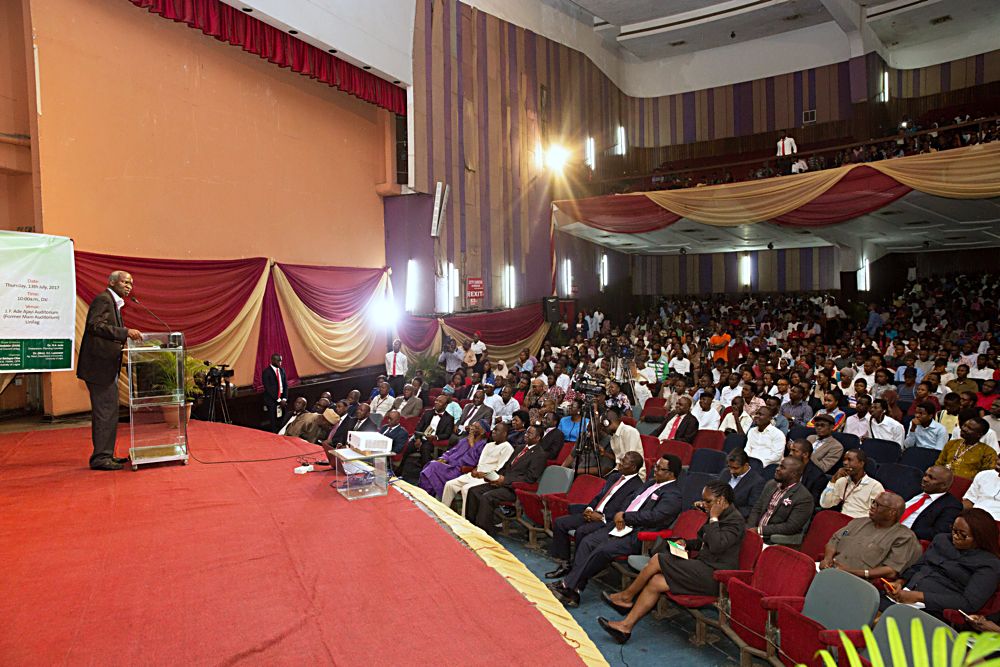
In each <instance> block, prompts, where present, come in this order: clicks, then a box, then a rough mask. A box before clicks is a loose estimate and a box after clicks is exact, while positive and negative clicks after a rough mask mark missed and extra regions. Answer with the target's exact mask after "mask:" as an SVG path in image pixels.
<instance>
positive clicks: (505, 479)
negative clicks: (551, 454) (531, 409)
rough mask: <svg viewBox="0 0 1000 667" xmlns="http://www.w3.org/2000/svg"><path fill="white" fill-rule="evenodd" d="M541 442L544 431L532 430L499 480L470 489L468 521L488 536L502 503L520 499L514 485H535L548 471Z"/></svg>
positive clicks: (502, 471)
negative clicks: (540, 445) (517, 483)
mask: <svg viewBox="0 0 1000 667" xmlns="http://www.w3.org/2000/svg"><path fill="white" fill-rule="evenodd" d="M541 440H542V429H541V428H540V427H538V426H529V427H528V429H527V430H526V431H525V432H524V447H522V448H521V450H520V451H518V452H517V453H515V454H514V456H513V457H511V459H510V460H509V461H507V463H506V464H504V466H503V467H502V468H501V469H500V472H499V477H497V478H496V479H495V480H493V481H491V482H490V481H488V482H487V483H486V484H480V485H478V486H474V487H472V488H471V489H469V495H468V498H467V499H466V502H465V518H466V519H468V520H469V521H472V522H473V523H474V524H476V525H477V526H479V527H480V528H482V529H483V530H485V531H486V532H491V531H492V530H493V529H494V528H495V527H496V523H497V517H496V516H495V512H496V509H497V508H498V507H499V506H500V503H505V502H513V501H514V500H515V499H516V498H517V496H516V495H515V493H514V489H513V484H514V482H524V483H526V484H534V483H535V482H537V481H538V478H539V477H541V476H542V473H543V472H544V471H545V463H546V460H547V459H546V455H545V450H544V449H542V448H541V447H539V445H538V443H539V442H541Z"/></svg>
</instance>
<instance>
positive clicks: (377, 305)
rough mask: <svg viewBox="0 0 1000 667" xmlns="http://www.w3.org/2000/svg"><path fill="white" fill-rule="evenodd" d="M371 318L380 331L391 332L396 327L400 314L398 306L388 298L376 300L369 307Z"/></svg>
mask: <svg viewBox="0 0 1000 667" xmlns="http://www.w3.org/2000/svg"><path fill="white" fill-rule="evenodd" d="M368 314H369V317H370V318H371V321H372V324H374V325H375V326H376V327H378V328H380V329H386V330H391V329H394V328H395V327H396V322H397V320H398V319H399V313H398V312H397V310H396V304H395V303H394V302H393V300H392V299H390V298H388V297H384V296H383V297H379V298H377V299H374V300H373V301H372V302H371V305H370V306H369V313H368Z"/></svg>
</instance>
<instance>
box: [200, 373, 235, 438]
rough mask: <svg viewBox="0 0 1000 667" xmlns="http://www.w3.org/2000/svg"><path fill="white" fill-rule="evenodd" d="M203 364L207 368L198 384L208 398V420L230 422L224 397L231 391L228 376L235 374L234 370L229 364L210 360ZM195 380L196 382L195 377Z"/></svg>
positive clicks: (231, 387) (231, 386)
mask: <svg viewBox="0 0 1000 667" xmlns="http://www.w3.org/2000/svg"><path fill="white" fill-rule="evenodd" d="M205 365H206V366H208V370H207V371H206V372H205V374H204V377H202V378H201V383H200V386H201V389H202V391H203V392H204V393H205V396H206V397H207V398H208V421H210V422H214V421H220V422H223V423H226V424H232V423H233V422H232V420H231V419H230V417H229V405H228V404H227V403H226V397H227V396H228V395H229V394H232V393H233V385H232V383H231V382H230V378H232V377H233V375H235V371H233V369H232V368H230V367H229V364H213V363H212V362H211V361H206V362H205ZM195 382H196V383H197V382H198V378H197V377H196V378H195ZM216 410H218V412H216Z"/></svg>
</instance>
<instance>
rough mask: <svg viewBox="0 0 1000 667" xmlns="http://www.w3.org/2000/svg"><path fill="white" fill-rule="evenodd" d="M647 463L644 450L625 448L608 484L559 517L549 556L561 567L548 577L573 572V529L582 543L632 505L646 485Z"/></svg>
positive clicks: (577, 539) (556, 576) (553, 527)
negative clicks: (643, 469)
mask: <svg viewBox="0 0 1000 667" xmlns="http://www.w3.org/2000/svg"><path fill="white" fill-rule="evenodd" d="M643 465H644V462H643V457H642V454H639V453H637V452H625V454H624V455H623V456H622V458H621V460H620V461H619V462H618V468H617V469H616V470H615V471H613V472H612V473H611V474H610V475H608V478H607V481H606V482H605V484H604V488H602V489H601V490H600V491H599V492H598V493H597V494H596V495H595V496H594V498H593V500H591V501H590V503H589V504H588V505H587V506H586V507H585V508H582V509H581V508H580V507H579V506H572V505H571V506H570V513H569V514H567V515H566V516H561V517H559V518H558V519H556V520H555V523H554V524H553V526H552V541H551V543H550V544H549V556H551V557H552V559H553V560H555V561H556V562H557V563H559V567H557V568H556V569H555V570H553V571H551V572H548V573H546V575H545V576H546V578H548V579H559V578H562V577H565V576H566V575H567V574H569V572H570V570H571V568H572V561H571V560H570V531H573V540H575V541H576V543H577V544H579V543H580V542H581V541H582V540H583V539H584V538H586V537H587V536H588V535H590V534H591V533H592V532H594V531H596V530H601V529H603V528H605V527H606V526H607V525H608V520H609V519H613V517H614V516H615V515H617V514H618V512H621V511H624V510H625V508H626V507H628V504H629V502H631V501H632V499H633V498H634V497H635V496H636V494H637V492H638V490H639V489H640V488H642V486H643V481H642V477H641V476H640V475H639V469H640V467H641V466H643Z"/></svg>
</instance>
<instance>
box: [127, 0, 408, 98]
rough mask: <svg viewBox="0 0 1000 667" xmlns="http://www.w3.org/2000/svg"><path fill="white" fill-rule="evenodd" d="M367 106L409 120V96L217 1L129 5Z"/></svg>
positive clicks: (148, 0) (151, 0) (147, 0)
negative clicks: (225, 43) (360, 100)
mask: <svg viewBox="0 0 1000 667" xmlns="http://www.w3.org/2000/svg"><path fill="white" fill-rule="evenodd" d="M129 2H131V3H132V4H133V5H135V6H137V7H142V8H144V9H147V10H149V11H150V12H152V13H154V14H159V15H160V16H162V17H164V18H168V19H171V20H174V21H179V22H181V23H186V24H187V25H189V26H190V27H192V28H197V29H198V30H201V31H202V32H203V33H205V34H206V35H210V36H212V37H215V38H216V39H218V40H219V41H222V42H229V43H230V44H232V45H234V46H238V47H240V48H242V49H243V50H244V51H247V52H248V53H253V54H255V55H258V56H260V57H261V58H264V59H265V60H269V61H271V62H272V63H274V64H276V65H279V66H281V67H288V68H290V69H291V70H292V71H294V72H298V73H299V74H303V75H305V76H309V77H312V78H313V79H318V80H320V81H322V82H323V83H326V84H328V85H330V86H333V87H334V88H337V89H339V90H342V91H344V92H345V93H349V94H351V95H354V96H355V97H358V98H360V99H362V100H364V101H365V102H370V103H372V104H374V105H376V106H379V107H382V108H383V109H388V110H389V111H392V112H393V113H397V114H400V115H404V116H405V115H406V91H405V90H404V89H402V88H400V87H399V86H395V85H393V84H391V83H390V82H388V81H386V80H385V79H382V78H380V77H377V76H375V75H374V74H371V73H370V72H366V71H364V70H363V69H361V68H360V67H356V66H354V65H352V64H350V63H348V62H345V61H343V60H341V59H340V58H338V57H336V56H334V55H332V54H329V53H327V52H326V51H323V50H322V49H318V48H316V47H315V46H312V45H311V44H307V43H306V42H303V41H302V40H301V39H298V38H296V37H294V36H292V35H289V34H287V33H285V32H283V31H281V30H278V29H277V28H274V27H272V26H270V25H268V24H266V23H264V22H263V21H260V20H258V19H255V18H253V17H252V16H249V15H248V14H246V13H245V12H242V11H240V10H239V9H236V8H235V7H230V6H229V5H226V4H223V3H222V2H220V1H219V0H129Z"/></svg>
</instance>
